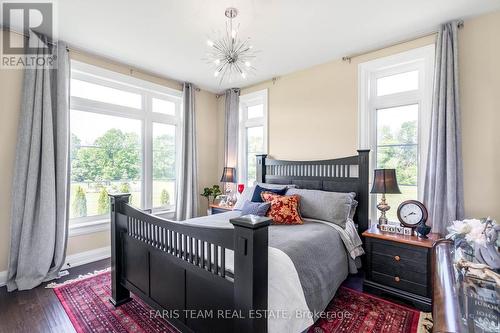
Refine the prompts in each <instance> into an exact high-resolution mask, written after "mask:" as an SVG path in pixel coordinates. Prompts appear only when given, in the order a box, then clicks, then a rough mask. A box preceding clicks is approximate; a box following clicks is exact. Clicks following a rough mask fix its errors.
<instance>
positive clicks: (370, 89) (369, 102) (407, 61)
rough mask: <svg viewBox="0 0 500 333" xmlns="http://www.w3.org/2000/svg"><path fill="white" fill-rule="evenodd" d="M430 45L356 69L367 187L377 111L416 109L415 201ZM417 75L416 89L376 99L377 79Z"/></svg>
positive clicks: (423, 152)
mask: <svg viewBox="0 0 500 333" xmlns="http://www.w3.org/2000/svg"><path fill="white" fill-rule="evenodd" d="M434 53H435V46H434V44H431V45H426V46H423V47H419V48H416V49H413V50H409V51H406V52H401V53H397V54H394V55H391V56H388V57H383V58H379V59H375V60H371V61H367V62H364V63H360V64H359V65H358V147H359V149H370V182H369V183H370V185H371V184H372V177H373V171H372V170H373V169H375V168H376V166H377V112H376V111H377V110H378V109H384V108H391V107H399V106H404V105H410V104H418V105H419V113H418V141H417V144H418V197H420V198H421V197H422V189H423V186H422V185H423V183H422V181H423V179H424V175H425V167H426V164H427V148H428V144H429V130H430V119H431V107H432V106H431V104H432V88H433V78H434ZM410 71H418V82H419V84H418V88H416V89H414V90H408V91H402V92H395V93H392V94H387V95H382V96H378V95H377V87H376V86H377V85H376V82H377V79H379V78H383V77H389V76H392V75H396V74H401V73H406V72H410ZM373 199H374V197H370V217H371V219H372V221H373V222H374V220H375V218H376V215H377V210H376V202H375V201H376V200H373Z"/></svg>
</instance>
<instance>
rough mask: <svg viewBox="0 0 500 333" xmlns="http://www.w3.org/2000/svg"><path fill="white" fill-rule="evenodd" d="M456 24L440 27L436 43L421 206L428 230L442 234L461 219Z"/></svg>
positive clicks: (460, 141)
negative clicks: (426, 158)
mask: <svg viewBox="0 0 500 333" xmlns="http://www.w3.org/2000/svg"><path fill="white" fill-rule="evenodd" d="M457 35H458V22H451V23H447V24H444V25H443V26H441V28H440V30H439V33H438V37H437V41H436V64H435V73H434V95H433V101H432V116H431V131H430V140H429V156H428V160H427V172H426V177H425V185H424V203H425V205H426V206H427V208H428V210H429V219H430V222H431V224H432V231H433V232H439V233H441V234H443V235H444V234H446V227H447V226H448V224H449V223H450V222H451V221H454V220H457V219H463V217H464V194H463V170H462V132H461V120H460V99H459V89H458V82H459V78H458V45H457V43H458V36H457Z"/></svg>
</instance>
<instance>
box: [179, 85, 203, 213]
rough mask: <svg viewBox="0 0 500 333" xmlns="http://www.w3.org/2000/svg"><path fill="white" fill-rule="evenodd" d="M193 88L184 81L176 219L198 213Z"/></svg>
mask: <svg viewBox="0 0 500 333" xmlns="http://www.w3.org/2000/svg"><path fill="white" fill-rule="evenodd" d="M193 90H194V88H193V86H192V85H191V83H184V91H183V95H184V97H183V98H184V103H183V110H182V129H181V137H182V140H181V153H180V161H179V167H178V177H177V191H176V192H177V199H176V208H175V218H176V219H177V220H178V221H181V220H186V219H190V218H193V217H196V216H197V214H198V180H197V171H198V170H197V167H198V164H197V157H196V115H195V105H194V103H195V101H194V91H193Z"/></svg>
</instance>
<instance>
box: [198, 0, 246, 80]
mask: <svg viewBox="0 0 500 333" xmlns="http://www.w3.org/2000/svg"><path fill="white" fill-rule="evenodd" d="M225 15H226V17H227V18H228V20H227V22H226V31H225V33H224V34H222V35H221V36H219V38H214V39H209V40H207V45H208V47H209V51H208V54H207V58H206V60H207V62H208V63H209V64H211V65H212V66H213V68H214V76H215V77H216V78H218V79H219V85H221V84H222V82H223V81H226V82H233V81H237V80H240V79H246V78H247V76H248V74H249V73H250V72H252V71H254V70H255V68H254V67H253V66H252V63H251V61H252V60H253V59H254V58H255V51H254V50H253V48H252V45H250V38H246V39H240V38H239V36H238V28H239V25H238V27H236V28H234V27H233V19H234V18H235V17H236V16H237V15H238V10H237V9H236V8H232V7H230V8H227V9H226V12H225ZM219 35H220V34H219Z"/></svg>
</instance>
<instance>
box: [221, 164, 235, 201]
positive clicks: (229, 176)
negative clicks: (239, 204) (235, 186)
mask: <svg viewBox="0 0 500 333" xmlns="http://www.w3.org/2000/svg"><path fill="white" fill-rule="evenodd" d="M220 181H221V183H224V192H225V194H227V195H228V197H230V196H231V185H230V184H231V183H236V168H231V167H224V170H222V177H221V178H220ZM228 184H229V186H228ZM230 199H231V201H232V198H230Z"/></svg>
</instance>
